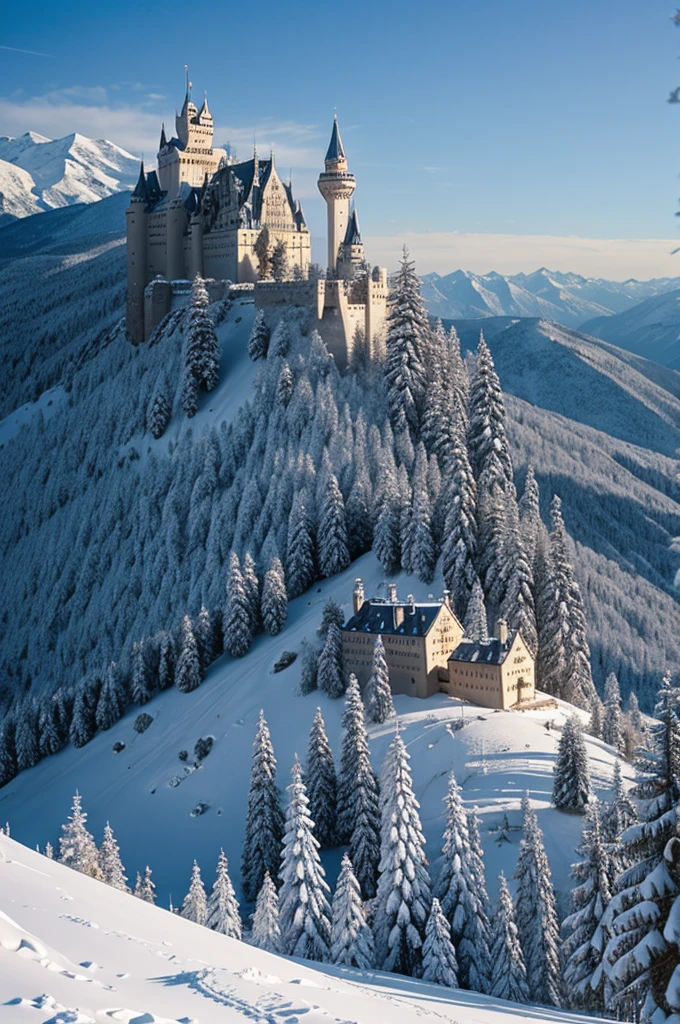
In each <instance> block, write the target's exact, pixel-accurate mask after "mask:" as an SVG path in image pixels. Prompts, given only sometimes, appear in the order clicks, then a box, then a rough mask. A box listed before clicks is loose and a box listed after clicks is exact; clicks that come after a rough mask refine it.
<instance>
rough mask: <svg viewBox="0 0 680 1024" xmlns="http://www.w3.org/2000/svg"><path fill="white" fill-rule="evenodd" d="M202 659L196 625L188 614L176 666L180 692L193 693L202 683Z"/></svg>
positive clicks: (185, 617)
mask: <svg viewBox="0 0 680 1024" xmlns="http://www.w3.org/2000/svg"><path fill="white" fill-rule="evenodd" d="M202 679H203V675H202V673H201V660H200V658H199V655H198V644H197V643H196V637H195V636H194V627H193V625H192V623H191V619H190V618H189V616H188V615H185V616H184V618H183V619H182V640H181V646H180V652H179V657H178V658H177V665H176V667H175V682H176V683H177V689H178V690H179V691H180V693H191V691H192V690H195V689H197V688H198V687H199V686H200V685H201V680H202Z"/></svg>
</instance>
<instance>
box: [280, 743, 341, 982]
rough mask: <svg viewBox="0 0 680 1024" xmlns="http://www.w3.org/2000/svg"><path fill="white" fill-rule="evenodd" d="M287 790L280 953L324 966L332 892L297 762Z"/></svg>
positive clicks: (326, 957) (329, 936)
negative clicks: (329, 901) (323, 865)
mask: <svg viewBox="0 0 680 1024" xmlns="http://www.w3.org/2000/svg"><path fill="white" fill-rule="evenodd" d="M291 775H292V778H293V781H292V783H291V784H290V786H288V793H289V799H288V807H287V809H286V830H285V835H284V839H283V852H282V854H281V869H280V871H279V877H280V879H281V891H280V894H279V920H280V925H281V949H282V952H283V953H284V954H285V955H286V956H298V957H302V958H303V959H305V960H319V961H321V962H322V963H323V962H324V961H327V960H328V959H329V956H330V941H331V922H330V906H329V903H328V897H329V895H330V889H329V887H328V884H327V882H326V878H325V874H324V870H323V868H322V866H321V860H320V858H319V844H318V842H317V840H316V838H315V836H314V823H313V821H312V819H311V818H310V816H309V802H308V800H307V792H306V790H305V784H304V782H303V781H302V768H301V767H300V762H299V761H298V760H297V758H296V759H295V763H294V765H293V768H292V771H291Z"/></svg>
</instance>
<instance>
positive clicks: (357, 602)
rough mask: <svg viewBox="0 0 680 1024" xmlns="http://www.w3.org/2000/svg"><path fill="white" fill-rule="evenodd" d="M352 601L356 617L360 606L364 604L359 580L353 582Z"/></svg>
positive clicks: (362, 585) (362, 588) (362, 589)
mask: <svg viewBox="0 0 680 1024" xmlns="http://www.w3.org/2000/svg"><path fill="white" fill-rule="evenodd" d="M352 601H353V604H354V614H355V615H357V614H358V613H359V612H360V611H361V606H362V605H363V603H364V584H363V583H362V581H361V580H360V579H356V580H355V581H354V593H353V594H352Z"/></svg>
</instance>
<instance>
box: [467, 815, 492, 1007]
mask: <svg viewBox="0 0 680 1024" xmlns="http://www.w3.org/2000/svg"><path fill="white" fill-rule="evenodd" d="M465 817H466V820H467V827H468V837H469V840H470V874H471V875H472V877H473V878H474V880H475V894H476V896H477V900H478V902H479V922H480V927H481V929H482V931H483V932H484V934H485V935H486V942H487V948H488V949H489V950H490V949H491V900H490V899H489V893H488V891H487V888H486V870H485V867H484V850H483V848H482V837H481V835H480V819H479V811H478V809H477V807H473V808H472V810H471V811H468V812H467V813H466V815H465ZM492 963H493V961H490V963H489V969H488V971H487V976H486V980H487V982H488V981H489V978H490V976H491V973H492ZM485 991H487V992H488V985H487V987H486V988H485Z"/></svg>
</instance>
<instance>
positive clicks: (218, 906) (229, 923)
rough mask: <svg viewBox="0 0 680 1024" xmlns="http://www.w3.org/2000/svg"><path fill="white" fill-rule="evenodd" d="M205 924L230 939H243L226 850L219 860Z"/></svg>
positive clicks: (222, 851)
mask: <svg viewBox="0 0 680 1024" xmlns="http://www.w3.org/2000/svg"><path fill="white" fill-rule="evenodd" d="M205 923H206V927H207V928H212V930H213V931H214V932H220V934H221V935H226V936H227V937H228V938H230V939H240V938H242V927H241V918H240V915H239V912H238V900H237V899H236V895H235V893H234V886H233V885H232V884H231V879H230V877H229V865H228V863H227V858H226V857H225V855H224V850H220V855H219V858H218V860H217V877H216V878H215V884H214V885H213V887H212V892H211V893H210V899H209V900H208V910H207V917H206V922H205Z"/></svg>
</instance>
